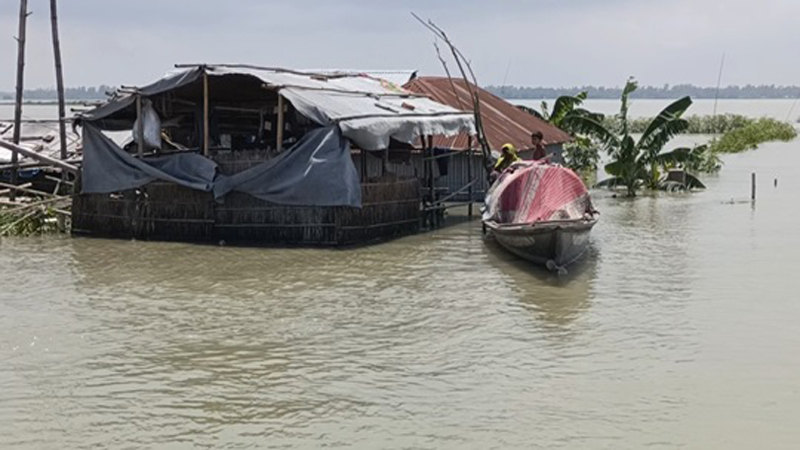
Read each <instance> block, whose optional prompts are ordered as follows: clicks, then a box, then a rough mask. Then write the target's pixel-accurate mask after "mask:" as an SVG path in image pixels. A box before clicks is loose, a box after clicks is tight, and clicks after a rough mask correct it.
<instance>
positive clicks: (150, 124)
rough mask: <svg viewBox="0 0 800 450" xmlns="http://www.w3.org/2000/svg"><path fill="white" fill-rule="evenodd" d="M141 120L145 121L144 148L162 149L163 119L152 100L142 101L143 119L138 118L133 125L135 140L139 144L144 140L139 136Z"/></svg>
mask: <svg viewBox="0 0 800 450" xmlns="http://www.w3.org/2000/svg"><path fill="white" fill-rule="evenodd" d="M139 120H144V126H143V127H142V128H143V131H144V147H145V148H146V149H148V150H149V149H153V148H157V149H160V148H161V119H159V118H158V113H157V112H156V110H155V109H154V108H153V102H152V101H150V99H147V98H146V99H143V100H142V117H137V118H136V122H134V123H133V140H134V141H136V142H137V143H138V142H139V141H140V140H141V139H142V138H141V136H139Z"/></svg>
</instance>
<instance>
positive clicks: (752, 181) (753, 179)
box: [750, 172, 756, 201]
mask: <svg viewBox="0 0 800 450" xmlns="http://www.w3.org/2000/svg"><path fill="white" fill-rule="evenodd" d="M750 200H752V201H756V173H755V172H753V173H751V174H750Z"/></svg>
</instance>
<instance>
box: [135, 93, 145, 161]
mask: <svg viewBox="0 0 800 450" xmlns="http://www.w3.org/2000/svg"><path fill="white" fill-rule="evenodd" d="M136 120H137V122H136V134H137V135H138V139H136V141H137V142H136V143H137V144H138V149H139V151H138V153H139V158H142V157H144V117H142V94H139V93H137V94H136Z"/></svg>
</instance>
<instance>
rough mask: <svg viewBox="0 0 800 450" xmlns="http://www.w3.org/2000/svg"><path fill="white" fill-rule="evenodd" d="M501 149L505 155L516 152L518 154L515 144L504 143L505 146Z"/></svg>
mask: <svg viewBox="0 0 800 450" xmlns="http://www.w3.org/2000/svg"><path fill="white" fill-rule="evenodd" d="M500 151H501V152H502V153H503V154H504V155H514V154H516V149H515V148H514V144H503V148H502V149H501V150H500Z"/></svg>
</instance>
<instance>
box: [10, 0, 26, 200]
mask: <svg viewBox="0 0 800 450" xmlns="http://www.w3.org/2000/svg"><path fill="white" fill-rule="evenodd" d="M29 15H30V14H28V0H20V2H19V33H18V35H17V97H16V100H15V102H14V137H13V142H14V144H16V145H19V138H20V136H21V133H22V126H21V124H22V93H23V92H24V84H25V34H26V25H27V22H28V16H29ZM18 162H19V155H18V154H17V152H15V151H14V150H11V164H12V165H13V166H14V168H13V169H12V170H11V183H12V184H17V177H18V176H19V174H18V173H17V172H19V168H18ZM9 198H10V199H11V200H12V201H13V200H14V192H13V191H12V192H11V195H10V197H9Z"/></svg>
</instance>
